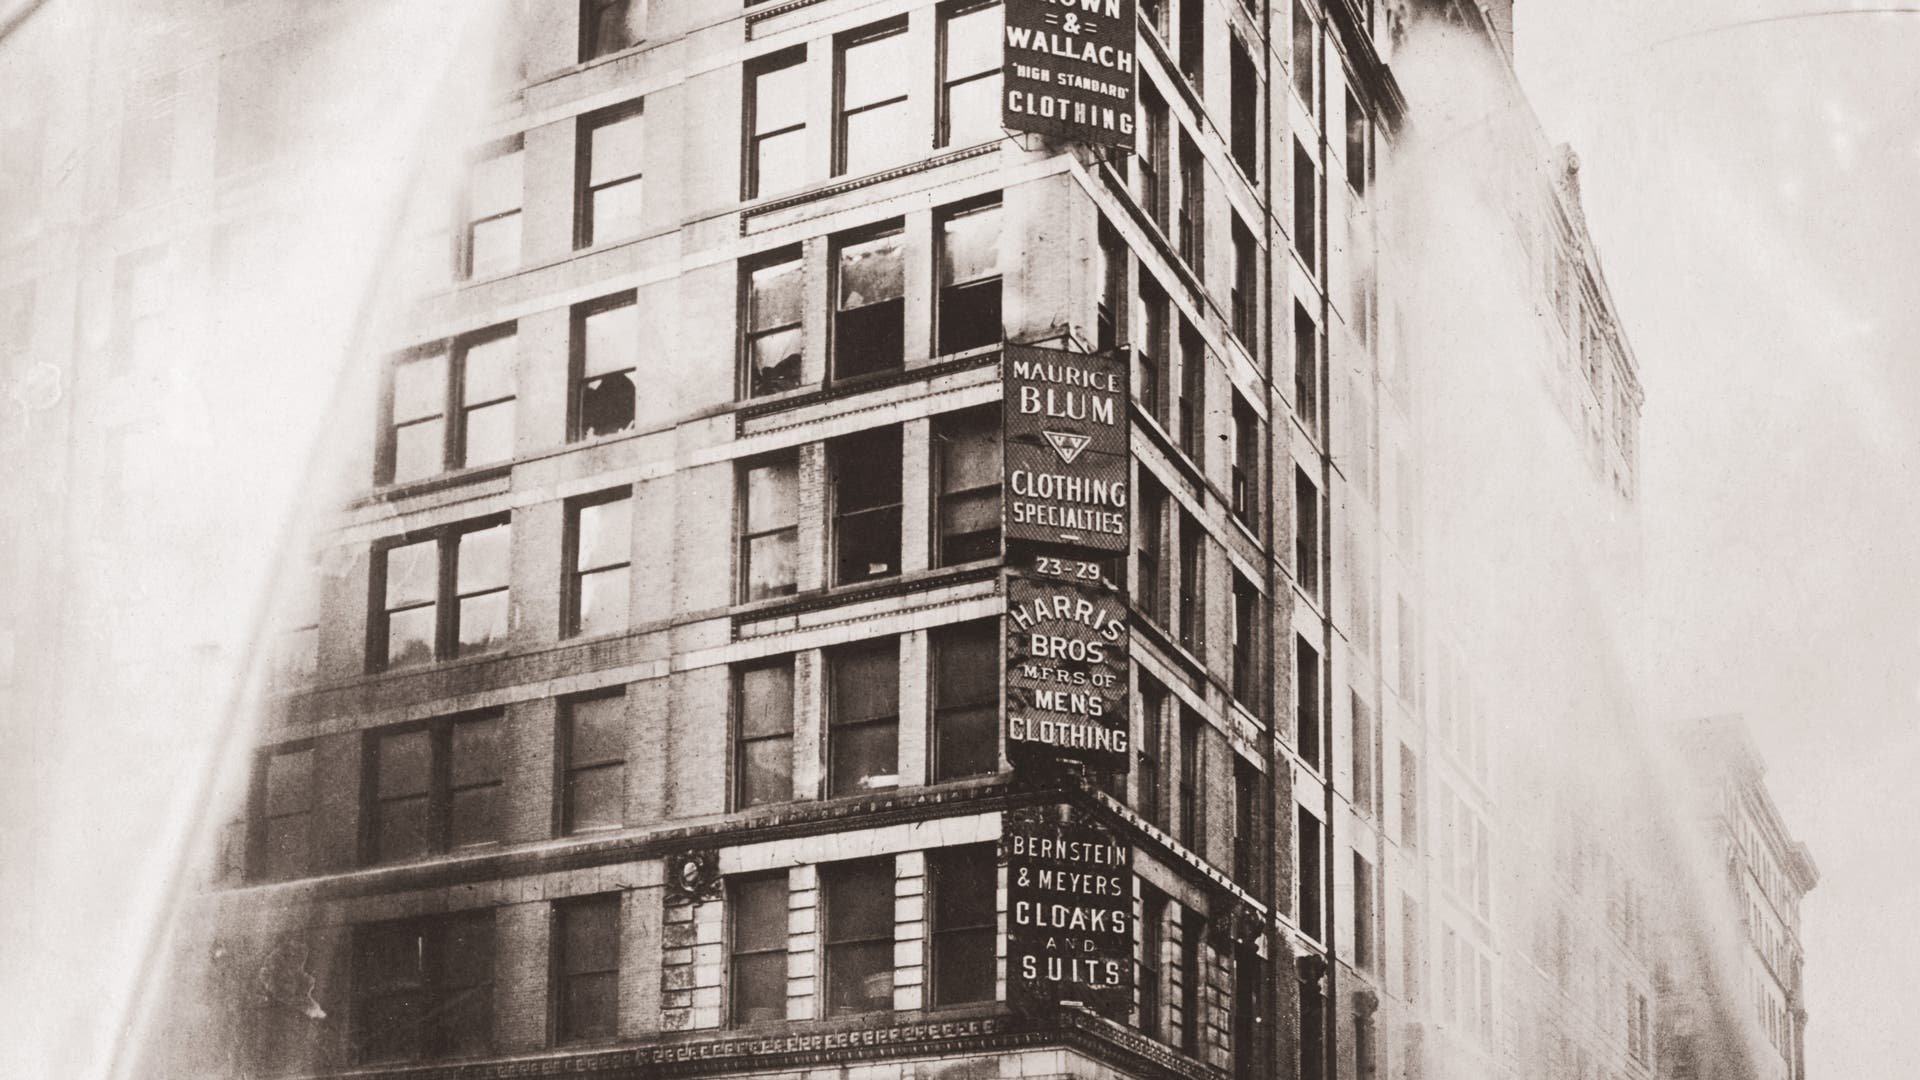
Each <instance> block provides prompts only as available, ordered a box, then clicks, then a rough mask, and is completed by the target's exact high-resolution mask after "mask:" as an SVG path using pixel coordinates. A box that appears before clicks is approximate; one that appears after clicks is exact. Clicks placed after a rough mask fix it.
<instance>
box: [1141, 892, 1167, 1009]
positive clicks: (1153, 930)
mask: <svg viewBox="0 0 1920 1080" xmlns="http://www.w3.org/2000/svg"><path fill="white" fill-rule="evenodd" d="M1140 888H1141V890H1142V896H1141V904H1140V909H1141V918H1140V1031H1141V1033H1142V1034H1144V1035H1151V1036H1152V1037H1154V1038H1156V1039H1158V1038H1163V1037H1164V1035H1165V1032H1166V1021H1165V1020H1164V1019H1163V1018H1162V1016H1163V1013H1164V1009H1163V1008H1162V1006H1161V996H1160V995H1161V992H1162V987H1164V986H1165V985H1166V975H1165V973H1164V971H1163V970H1162V966H1163V965H1164V964H1165V962H1166V960H1165V957H1166V951H1167V896H1166V894H1165V893H1163V892H1161V891H1160V890H1158V889H1156V888H1154V887H1153V886H1151V885H1147V884H1144V883H1143V884H1142V885H1141V886H1140Z"/></svg>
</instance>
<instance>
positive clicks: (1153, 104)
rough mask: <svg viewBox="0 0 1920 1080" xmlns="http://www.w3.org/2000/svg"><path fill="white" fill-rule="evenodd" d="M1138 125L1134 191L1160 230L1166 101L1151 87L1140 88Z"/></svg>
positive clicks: (1164, 222)
mask: <svg viewBox="0 0 1920 1080" xmlns="http://www.w3.org/2000/svg"><path fill="white" fill-rule="evenodd" d="M1140 114H1141V126H1142V128H1144V130H1143V131H1142V132H1141V133H1140V138H1139V144H1138V146H1137V147H1136V148H1135V150H1134V154H1135V156H1136V160H1135V164H1136V166H1137V168H1138V179H1137V186H1136V187H1135V189H1134V195H1135V197H1136V198H1138V199H1139V200H1140V206H1141V207H1142V208H1143V209H1145V210H1146V212H1147V216H1148V217H1150V218H1152V219H1153V223H1154V224H1155V225H1158V226H1160V228H1161V230H1162V231H1165V230H1166V227H1167V103H1166V102H1165V101H1162V100H1161V99H1160V95H1158V94H1156V93H1154V92H1153V90H1152V88H1151V87H1150V86H1147V85H1143V86H1142V87H1141V88H1140Z"/></svg>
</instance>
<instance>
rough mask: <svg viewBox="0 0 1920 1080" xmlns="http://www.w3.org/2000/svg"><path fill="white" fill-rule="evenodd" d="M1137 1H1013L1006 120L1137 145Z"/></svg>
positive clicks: (1005, 72) (1067, 135)
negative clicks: (1134, 93) (1135, 83)
mask: <svg viewBox="0 0 1920 1080" xmlns="http://www.w3.org/2000/svg"><path fill="white" fill-rule="evenodd" d="M1133 5H1134V0H1006V15H1007V18H1006V25H1007V41H1006V53H1005V61H1004V64H1003V66H1002V68H1001V71H1002V76H1001V85H1002V87H1003V88H1004V89H1003V90H1002V91H1001V93H1002V98H1001V109H1000V112H1001V122H1002V123H1003V124H1004V125H1005V126H1006V127H1007V128H1009V129H1011V130H1014V131H1034V132H1038V133H1040V134H1042V135H1051V136H1054V137H1057V138H1063V139H1071V140H1073V141H1075V142H1083V143H1101V144H1104V145H1107V146H1117V147H1122V148H1125V149H1132V148H1133V92H1134V91H1133V86H1134V79H1133V47H1134V33H1135V31H1134V18H1135V16H1134V11H1133Z"/></svg>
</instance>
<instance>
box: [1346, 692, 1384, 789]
mask: <svg viewBox="0 0 1920 1080" xmlns="http://www.w3.org/2000/svg"><path fill="white" fill-rule="evenodd" d="M1351 711H1352V723H1353V726H1352V730H1351V732H1350V733H1349V734H1350V736H1351V741H1352V743H1353V762H1352V764H1353V807H1354V809H1355V810H1356V811H1358V812H1359V813H1360V814H1361V815H1363V816H1365V817H1372V816H1374V813H1375V810H1376V809H1377V807H1376V804H1375V800H1376V798H1377V796H1378V785H1377V784H1376V783H1375V779H1374V777H1375V772H1374V766H1375V761H1374V751H1373V741H1374V724H1373V706H1372V705H1369V704H1368V703H1367V701H1366V699H1365V698H1362V697H1361V696H1360V691H1358V690H1354V691H1352V705H1351Z"/></svg>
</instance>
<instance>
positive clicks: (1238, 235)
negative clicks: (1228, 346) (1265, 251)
mask: <svg viewBox="0 0 1920 1080" xmlns="http://www.w3.org/2000/svg"><path fill="white" fill-rule="evenodd" d="M1228 299H1229V301H1230V303H1231V306H1232V312H1231V316H1232V319H1233V333H1234V336H1235V337H1237V338H1239V339H1240V340H1241V341H1243V342H1246V343H1248V344H1252V343H1253V342H1255V341H1257V340H1258V335H1259V330H1260V247H1259V245H1258V244H1256V243H1254V240H1253V234H1252V233H1251V232H1248V231H1247V227H1246V226H1245V225H1243V224H1241V223H1240V219H1239V218H1238V217H1236V218H1234V219H1233V295H1232V296H1231V297H1229V298H1228Z"/></svg>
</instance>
